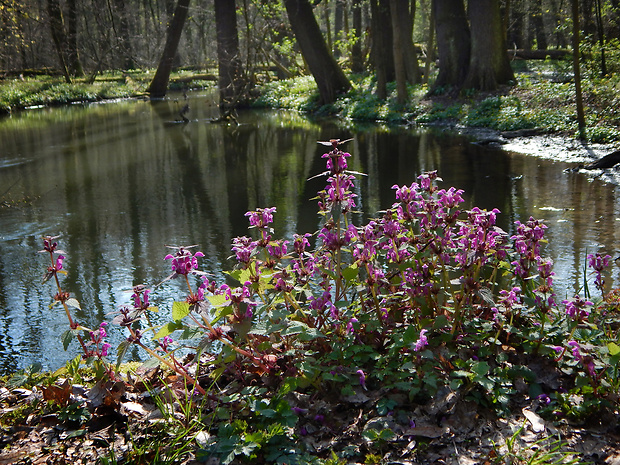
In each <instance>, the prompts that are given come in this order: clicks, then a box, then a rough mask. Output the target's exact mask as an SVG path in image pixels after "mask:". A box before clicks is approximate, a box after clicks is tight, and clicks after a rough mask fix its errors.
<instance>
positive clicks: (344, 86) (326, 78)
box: [284, 0, 351, 104]
mask: <svg viewBox="0 0 620 465" xmlns="http://www.w3.org/2000/svg"><path fill="white" fill-rule="evenodd" d="M284 6H285V7H286V12H287V14H288V18H289V21H290V23H291V28H292V29H293V33H294V34H295V38H296V39H297V43H298V45H299V48H300V49H301V53H302V55H303V57H304V59H305V60H306V63H307V64H308V68H309V69H310V72H311V73H312V76H313V77H314V80H315V82H316V85H317V87H318V89H319V95H320V103H322V104H327V103H332V102H334V101H335V100H336V97H337V96H338V94H339V93H341V92H346V91H347V90H349V88H350V87H351V84H350V83H349V80H348V79H347V77H346V76H345V74H344V72H343V71H342V69H341V68H340V66H338V63H337V62H336V60H335V59H334V57H333V56H332V54H331V53H330V52H329V49H328V48H327V44H326V43H325V40H324V39H323V35H322V34H321V30H320V29H319V25H318V24H317V22H316V18H315V17H314V14H313V13H312V7H311V6H310V3H309V1H308V0H284Z"/></svg>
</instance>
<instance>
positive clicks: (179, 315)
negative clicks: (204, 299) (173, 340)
mask: <svg viewBox="0 0 620 465" xmlns="http://www.w3.org/2000/svg"><path fill="white" fill-rule="evenodd" d="M187 315H189V304H188V303H187V302H174V303H173V304H172V319H173V320H174V321H180V320H182V319H183V318H185V317H186V316H187Z"/></svg>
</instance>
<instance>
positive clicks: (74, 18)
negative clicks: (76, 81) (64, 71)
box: [67, 0, 84, 77]
mask: <svg viewBox="0 0 620 465" xmlns="http://www.w3.org/2000/svg"><path fill="white" fill-rule="evenodd" d="M77 23H78V14H77V4H76V0H69V1H67V59H68V63H67V65H68V68H69V72H70V73H71V75H72V76H76V77H82V76H84V69H83V68H82V62H81V61H80V55H79V53H78V43H77Z"/></svg>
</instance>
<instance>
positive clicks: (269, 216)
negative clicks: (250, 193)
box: [245, 207, 276, 228]
mask: <svg viewBox="0 0 620 465" xmlns="http://www.w3.org/2000/svg"><path fill="white" fill-rule="evenodd" d="M275 211H276V207H270V208H257V209H256V211H249V212H247V213H246V214H245V216H247V217H248V218H249V221H250V226H251V227H254V228H265V227H266V226H267V225H269V224H270V223H273V213H274V212H275Z"/></svg>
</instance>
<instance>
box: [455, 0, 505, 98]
mask: <svg viewBox="0 0 620 465" xmlns="http://www.w3.org/2000/svg"><path fill="white" fill-rule="evenodd" d="M469 19H470V24H471V58H470V62H469V71H468V74H467V77H466V78H465V82H464V83H463V87H464V88H466V89H478V90H495V89H497V87H498V86H499V85H500V84H506V83H508V82H510V81H512V80H513V79H514V73H513V72H512V68H511V67H510V61H509V60H508V55H507V54H506V40H505V38H504V31H503V28H502V18H501V14H500V9H499V0H473V1H470V3H469Z"/></svg>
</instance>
